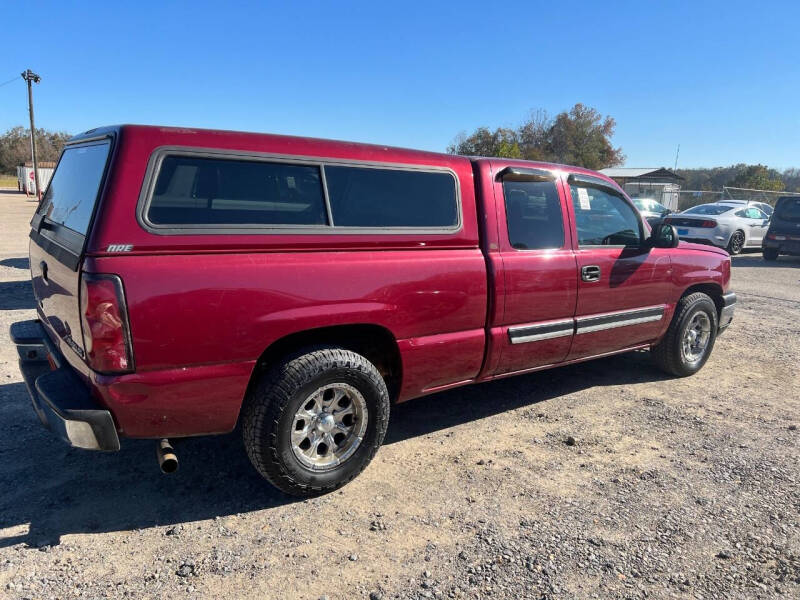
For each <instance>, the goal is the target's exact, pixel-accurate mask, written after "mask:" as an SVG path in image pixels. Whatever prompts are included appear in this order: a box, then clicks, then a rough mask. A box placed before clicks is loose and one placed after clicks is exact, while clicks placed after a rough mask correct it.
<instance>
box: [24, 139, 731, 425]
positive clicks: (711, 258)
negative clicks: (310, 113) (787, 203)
mask: <svg viewBox="0 0 800 600" xmlns="http://www.w3.org/2000/svg"><path fill="white" fill-rule="evenodd" d="M117 134H118V137H117V142H116V149H115V154H114V158H113V160H112V165H111V170H110V173H109V179H108V184H107V188H106V192H105V195H104V197H103V198H102V200H101V203H100V205H99V207H98V211H97V214H96V217H95V225H94V227H93V228H92V231H91V233H90V235H89V239H88V242H87V248H86V256H85V258H84V260H83V264H82V269H83V270H84V271H86V272H88V273H111V274H116V275H118V276H119V277H120V279H121V280H122V282H123V286H124V290H125V301H126V303H127V307H128V318H129V322H130V330H131V337H132V340H133V350H134V361H135V366H136V371H135V372H134V373H129V374H123V375H115V376H110V375H99V374H97V373H95V372H93V371H92V370H91V369H89V367H88V366H87V365H86V364H85V362H84V361H83V359H82V358H81V357H79V356H78V355H77V354H76V352H75V351H74V350H73V348H72V345H71V344H70V343H69V341H68V340H72V341H74V342H77V343H78V344H79V345H80V344H81V339H82V337H81V328H80V315H79V310H78V304H77V294H78V286H77V282H78V280H79V276H78V274H76V273H74V272H71V271H70V270H69V269H68V268H66V267H64V265H62V264H61V263H59V262H58V261H57V260H55V258H53V257H51V256H49V255H47V254H46V253H45V252H44V251H43V250H42V248H40V247H39V246H38V245H37V244H36V243H32V244H31V266H32V271H33V284H34V289H35V291H36V295H37V298H38V299H40V300H41V301H42V308H41V311H40V312H41V313H42V315H41V316H42V318H43V320H44V321H45V322H46V323H47V325H48V326H49V327H48V331H49V332H50V334H51V336H52V337H53V338H54V339H55V340H56V341H57V342H58V343H59V345H60V348H61V350H62V351H63V352H64V354H65V355H66V357H67V360H68V361H69V363H70V364H71V365H72V366H73V367H75V368H76V370H77V371H78V372H79V373H80V374H81V376H82V377H83V378H84V380H86V381H87V382H88V383H90V385H91V387H92V389H93V393H94V395H95V396H96V397H97V399H98V400H99V401H100V402H101V403H102V404H103V405H104V406H106V407H108V408H109V409H110V410H111V412H112V413H113V415H114V417H115V419H116V421H117V424H118V426H119V428H120V431H121V432H122V433H123V434H124V435H128V436H131V437H167V436H183V435H197V434H205V433H219V432H225V431H230V430H231V429H232V428H233V427H234V426H235V423H236V420H237V418H238V413H239V409H240V407H241V403H242V400H243V397H244V394H245V391H246V389H247V386H248V384H249V382H250V379H251V375H252V372H253V368H254V367H255V365H256V363H257V361H258V359H259V357H260V356H261V355H262V354H263V353H264V352H265V350H267V349H268V348H269V347H270V346H271V345H272V344H274V343H276V342H278V341H279V340H281V339H283V338H285V336H288V335H291V334H295V333H298V332H304V331H309V330H314V329H318V328H321V327H329V326H333V325H362V324H369V325H374V326H379V327H381V328H383V329H384V330H385V331H388V332H389V333H390V334H391V336H392V337H393V338H394V340H395V342H396V345H397V352H398V354H399V356H400V360H401V367H402V373H401V382H400V388H399V393H398V397H397V398H396V400H398V401H403V400H407V399H410V398H414V397H416V396H421V395H424V394H427V393H431V392H433V391H438V390H440V389H446V388H448V387H453V386H456V385H463V384H466V383H470V382H474V381H481V380H488V379H493V378H496V377H500V376H507V375H509V374H512V373H515V372H524V371H529V370H537V369H540V368H546V367H549V366H554V365H558V364H565V363H566V362H577V361H580V360H584V359H586V358H587V357H590V356H595V355H601V354H609V353H615V352H619V351H622V350H625V349H626V348H631V347H647V346H648V345H650V344H651V343H653V342H656V341H658V339H659V338H660V337H661V336H662V335H663V333H664V331H665V329H666V327H667V325H668V323H669V319H670V318H671V315H672V310H673V308H674V305H675V303H676V302H677V301H678V299H679V298H680V296H681V294H682V293H683V292H684V291H685V290H686V289H687V288H688V287H690V286H693V285H697V284H714V285H716V286H718V287H719V289H720V291H726V290H727V288H728V284H729V279H730V260H729V258H728V257H727V255H726V254H725V253H724V252H721V251H718V250H716V249H714V248H711V247H708V246H697V245H693V244H687V243H685V242H681V244H680V247H679V248H676V249H671V250H664V249H653V250H649V251H644V250H641V251H640V250H636V251H633V250H622V249H613V248H599V249H579V248H578V247H577V242H576V234H575V231H574V215H573V213H572V208H571V206H572V203H571V200H570V197H569V186H568V185H566V177H567V176H568V175H569V173H581V174H588V175H592V176H595V177H600V178H602V179H605V180H606V181H609V182H611V180H609V179H608V178H605V177H604V176H602V175H599V174H597V173H594V172H591V171H587V170H585V169H578V168H574V169H573V168H571V167H565V166H561V165H549V164H539V163H527V162H524V161H508V160H502V159H477V160H470V159H467V158H464V157H456V156H451V155H444V154H434V153H428V152H418V151H412V150H401V149H396V148H387V147H383V146H369V145H363V144H353V143H346V142H335V141H328V140H314V139H309V138H293V137H284V136H275V135H260V134H250V133H235V132H221V131H204V130H187V129H168V128H157V127H140V126H125V127H122V128H121V129H119V130H117ZM161 146H190V147H199V148H211V149H231V150H240V151H245V152H263V153H271V154H280V155H289V156H298V157H302V156H307V157H326V158H342V159H354V160H360V161H378V162H387V163H395V164H409V165H428V166H438V167H447V168H449V169H451V170H452V171H453V172H454V173H455V174H456V177H457V178H458V181H459V186H460V193H461V204H462V212H463V215H462V222H463V226H462V228H461V229H460V230H459V231H457V232H453V233H447V234H424V235H420V234H410V233H409V234H401V235H394V234H391V235H375V234H347V235H330V234H319V235H317V234H312V235H297V234H294V235H259V234H245V235H241V234H237V235H227V234H226V235H222V234H214V235H155V234H153V233H150V232H148V231H146V230H145V229H143V228H142V227H141V226H140V225H139V223H138V222H137V220H136V207H137V203H138V199H139V195H140V192H141V188H142V183H143V179H144V175H145V169H146V167H147V162H148V160H149V158H150V156H151V154H152V153H153V151H154V150H156V149H157V148H159V147H161ZM509 165H516V166H521V167H533V168H540V169H548V170H552V171H554V172H555V174H556V176H557V179H556V184H557V189H558V193H559V197H560V200H561V203H562V207H563V209H564V210H563V224H564V230H565V232H566V240H565V244H564V246H563V247H562V248H561V249H557V250H545V251H520V250H516V249H514V248H512V247H511V246H510V244H509V241H508V234H507V230H506V225H505V223H506V215H505V204H504V201H503V188H502V184H501V183H500V182H498V181H495V176H496V173H497V172H499V171H500V170H501V169H503V168H505V167H506V166H509ZM645 227H646V228H647V229H649V227H648V226H647V225H646V224H645ZM114 244H131V245H132V247H133V250H132V251H131V252H117V253H115V252H107V251H106V249H107V248H108V247H109V246H111V245H114ZM45 260H46V262H47V264H48V268H49V278H48V281H47V282H45V281H44V279H43V277H42V273H41V272H40V267H39V264H40V262H41V261H45ZM586 264H593V265H599V266H600V267H601V270H602V273H603V277H602V279H601V281H600V282H598V283H595V284H588V283H585V282H582V281H581V280H580V277H579V270H580V267H581V266H583V265H586ZM656 305H658V306H661V305H663V306H666V308H667V310H666V314H665V315H664V318H663V319H662V320H661V321H657V322H651V323H646V324H642V325H634V326H629V327H623V328H617V329H612V330H608V331H601V332H595V333H589V334H583V335H579V336H573V335H567V336H564V337H561V338H555V339H550V340H543V341H538V342H530V343H523V344H511V343H510V339H509V335H508V330H509V328H510V327H511V328H513V327H518V326H524V325H531V324H542V323H546V322H550V321H560V320H564V319H567V320H569V319H572V318H574V317H576V316H577V317H581V316H585V315H595V314H598V313H605V312H614V311H620V310H626V309H635V308H641V307H646V306H656ZM73 313H74V314H73Z"/></svg>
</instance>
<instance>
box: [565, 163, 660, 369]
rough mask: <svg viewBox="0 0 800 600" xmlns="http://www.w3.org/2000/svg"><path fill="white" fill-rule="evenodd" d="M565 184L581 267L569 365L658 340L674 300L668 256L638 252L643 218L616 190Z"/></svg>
mask: <svg viewBox="0 0 800 600" xmlns="http://www.w3.org/2000/svg"><path fill="white" fill-rule="evenodd" d="M567 181H568V188H569V193H570V196H571V202H570V209H571V211H572V214H573V215H574V217H573V221H574V223H575V250H576V257H577V264H578V303H577V308H576V311H575V321H576V322H575V340H574V342H573V344H572V348H571V350H570V353H569V359H570V360H572V359H579V358H585V357H589V356H597V355H600V354H605V353H608V352H614V351H617V350H622V349H624V348H628V347H631V346H635V345H638V344H644V343H647V342H649V341H651V340H653V339H655V338H656V337H658V335H659V334H660V332H661V331H662V328H663V327H664V326H665V323H666V317H667V311H668V308H669V304H668V303H669V298H670V297H671V296H672V283H671V280H672V268H671V261H670V250H669V249H664V248H647V247H646V246H644V245H643V244H642V241H643V240H644V237H645V234H646V229H645V227H644V224H643V221H642V218H641V216H640V215H639V213H638V211H637V210H636V209H635V208H634V206H633V204H632V203H631V202H630V201H629V200H628V199H627V198H626V197H625V196H624V194H623V193H622V192H621V191H619V190H618V189H617V188H616V187H615V186H614V185H612V184H610V183H609V182H607V181H606V180H604V179H601V178H596V177H590V176H587V175H582V174H573V175H570V176H569V178H568V180H567Z"/></svg>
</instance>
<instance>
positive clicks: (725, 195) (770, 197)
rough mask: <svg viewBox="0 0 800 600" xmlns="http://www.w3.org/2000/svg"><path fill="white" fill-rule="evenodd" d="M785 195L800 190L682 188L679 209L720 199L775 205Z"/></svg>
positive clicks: (797, 193) (727, 187)
mask: <svg viewBox="0 0 800 600" xmlns="http://www.w3.org/2000/svg"><path fill="white" fill-rule="evenodd" d="M783 196H800V192H774V191H771V190H753V189H748V188H736V187H730V186H724V187H723V188H722V191H721V192H711V191H708V190H681V191H680V192H678V210H679V211H683V210H686V209H687V208H692V207H693V206H697V205H698V204H709V203H711V202H719V201H720V200H745V201H754V202H766V203H767V204H769V205H771V206H775V203H776V202H777V201H778V198H781V197H783Z"/></svg>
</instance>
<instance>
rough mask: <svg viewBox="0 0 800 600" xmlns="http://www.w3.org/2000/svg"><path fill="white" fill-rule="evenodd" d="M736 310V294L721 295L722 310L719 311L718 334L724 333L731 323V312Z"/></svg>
mask: <svg viewBox="0 0 800 600" xmlns="http://www.w3.org/2000/svg"><path fill="white" fill-rule="evenodd" d="M735 309H736V294H734V293H733V292H728V293H727V294H723V295H722V308H721V309H720V311H719V333H722V332H723V331H725V329H726V328H727V327H728V325H730V324H731V321H733V311H734V310H735Z"/></svg>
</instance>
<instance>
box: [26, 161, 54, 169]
mask: <svg viewBox="0 0 800 600" xmlns="http://www.w3.org/2000/svg"><path fill="white" fill-rule="evenodd" d="M22 166H23V167H28V168H31V169H32V168H33V162H32V161H30V160H27V161H25V163H24V164H23V165H22ZM38 167H39V168H40V169H55V168H56V163H54V162H53V161H50V160H40V161H39V164H38Z"/></svg>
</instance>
